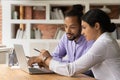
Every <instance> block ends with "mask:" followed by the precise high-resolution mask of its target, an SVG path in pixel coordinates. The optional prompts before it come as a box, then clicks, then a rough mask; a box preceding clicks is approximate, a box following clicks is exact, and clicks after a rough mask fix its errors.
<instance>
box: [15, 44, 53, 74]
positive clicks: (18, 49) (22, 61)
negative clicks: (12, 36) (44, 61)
mask: <svg viewBox="0 0 120 80" xmlns="http://www.w3.org/2000/svg"><path fill="white" fill-rule="evenodd" d="M14 48H15V53H16V57H17V59H18V64H19V66H20V69H21V70H23V71H25V72H28V73H30V74H45V73H47V74H48V73H54V72H52V71H50V70H48V69H45V68H35V67H29V66H28V64H27V58H26V56H25V53H24V49H23V46H22V45H20V44H14Z"/></svg>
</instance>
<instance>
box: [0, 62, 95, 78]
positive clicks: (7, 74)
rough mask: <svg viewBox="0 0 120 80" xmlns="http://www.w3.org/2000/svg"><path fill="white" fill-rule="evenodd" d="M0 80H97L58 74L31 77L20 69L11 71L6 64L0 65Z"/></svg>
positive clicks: (83, 76)
mask: <svg viewBox="0 0 120 80" xmlns="http://www.w3.org/2000/svg"><path fill="white" fill-rule="evenodd" d="M0 80H95V79H93V78H91V77H88V76H86V75H83V74H80V75H78V76H76V77H66V76H61V75H58V74H38V75H30V74H28V73H26V72H24V71H22V70H20V69H11V68H10V67H7V65H5V64H0Z"/></svg>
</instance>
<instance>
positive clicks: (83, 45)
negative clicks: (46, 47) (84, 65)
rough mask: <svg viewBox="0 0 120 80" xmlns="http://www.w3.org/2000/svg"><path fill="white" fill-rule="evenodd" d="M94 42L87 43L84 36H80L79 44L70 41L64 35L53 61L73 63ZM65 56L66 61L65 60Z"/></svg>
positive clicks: (54, 53)
mask: <svg viewBox="0 0 120 80" xmlns="http://www.w3.org/2000/svg"><path fill="white" fill-rule="evenodd" d="M92 44H93V41H89V42H88V41H86V39H85V37H84V36H80V38H79V39H78V41H77V42H75V41H74V40H73V41H70V40H68V38H67V36H66V34H64V35H63V37H62V38H61V40H60V42H59V43H58V45H57V47H56V48H55V50H54V52H53V53H52V54H51V55H52V56H53V59H55V60H58V61H61V62H73V61H75V60H76V59H78V58H79V57H81V56H82V55H83V54H85V53H86V51H87V50H88V49H89V48H90V47H91V46H92ZM65 56H67V57H66V59H63V58H64V57H65Z"/></svg>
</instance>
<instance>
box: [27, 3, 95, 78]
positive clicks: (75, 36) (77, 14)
mask: <svg viewBox="0 0 120 80" xmlns="http://www.w3.org/2000/svg"><path fill="white" fill-rule="evenodd" d="M82 10H83V7H82V6H81V5H74V6H73V8H72V10H70V11H69V12H67V13H66V15H65V20H64V23H65V32H66V34H64V35H63V37H62V38H61V40H60V42H59V43H58V45H57V47H56V49H55V51H54V52H53V53H52V54H50V53H49V52H48V53H47V54H45V56H47V57H48V56H51V57H52V59H55V60H57V61H60V62H62V63H70V62H73V61H75V60H76V59H78V58H80V57H81V56H82V55H84V54H85V53H86V51H87V50H88V49H89V48H90V47H91V46H92V44H93V41H90V42H87V41H86V40H85V38H84V37H83V36H82V35H81V16H82V15H83V12H82ZM43 55H44V54H43ZM41 56H42V55H41ZM65 56H66V58H65V59H64V57H65ZM47 57H44V58H42V57H31V58H30V60H29V61H28V64H29V65H30V66H32V64H33V63H39V66H41V65H42V63H40V62H41V61H40V60H43V62H44V61H45V60H47ZM40 58H41V59H40ZM42 66H43V65H42ZM90 76H91V75H90Z"/></svg>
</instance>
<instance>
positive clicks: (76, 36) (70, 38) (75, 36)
mask: <svg viewBox="0 0 120 80" xmlns="http://www.w3.org/2000/svg"><path fill="white" fill-rule="evenodd" d="M67 34H70V33H67ZM70 35H72V34H70ZM79 36H80V35H72V37H67V38H68V39H69V40H70V41H73V40H75V39H77V38H78V37H79Z"/></svg>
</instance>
